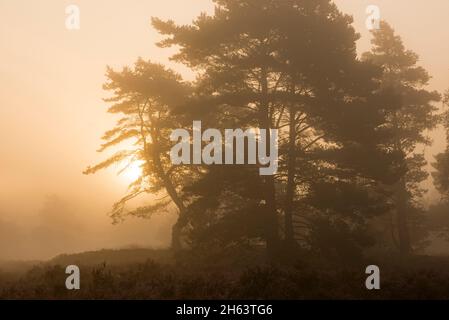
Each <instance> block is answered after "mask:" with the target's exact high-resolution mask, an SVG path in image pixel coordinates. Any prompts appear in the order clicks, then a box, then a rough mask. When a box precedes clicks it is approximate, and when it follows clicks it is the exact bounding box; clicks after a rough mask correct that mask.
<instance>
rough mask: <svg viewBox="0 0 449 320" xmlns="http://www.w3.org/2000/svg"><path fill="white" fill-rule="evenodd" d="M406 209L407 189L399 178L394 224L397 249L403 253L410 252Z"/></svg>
mask: <svg viewBox="0 0 449 320" xmlns="http://www.w3.org/2000/svg"><path fill="white" fill-rule="evenodd" d="M407 211H408V209H407V190H406V185H405V181H404V179H401V181H400V182H399V188H398V190H397V195H396V226H397V230H398V241H399V251H400V253H401V254H403V255H407V254H409V253H410V252H411V244H410V231H409V227H408V212H407Z"/></svg>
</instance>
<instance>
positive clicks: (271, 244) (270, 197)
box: [259, 69, 279, 260]
mask: <svg viewBox="0 0 449 320" xmlns="http://www.w3.org/2000/svg"><path fill="white" fill-rule="evenodd" d="M261 89H262V91H261V101H260V119H259V122H260V127H261V129H265V132H266V150H267V153H269V152H270V129H271V119H270V110H269V101H268V80H267V72H266V70H265V69H262V75H261ZM264 189H265V195H264V198H265V208H266V210H265V211H266V212H265V214H264V215H265V219H264V225H265V237H266V245H267V247H266V248H267V255H268V259H270V260H272V259H273V258H274V256H275V252H276V250H277V246H278V243H279V234H278V218H277V207H276V189H275V181H274V176H273V175H269V176H265V177H264Z"/></svg>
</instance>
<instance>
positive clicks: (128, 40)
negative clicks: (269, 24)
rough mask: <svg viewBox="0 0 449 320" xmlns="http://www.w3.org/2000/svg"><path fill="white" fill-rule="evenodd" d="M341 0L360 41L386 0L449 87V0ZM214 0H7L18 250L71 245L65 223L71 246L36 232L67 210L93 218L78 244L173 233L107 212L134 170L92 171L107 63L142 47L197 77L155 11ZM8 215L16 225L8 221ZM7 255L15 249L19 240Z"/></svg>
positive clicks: (181, 13)
mask: <svg viewBox="0 0 449 320" xmlns="http://www.w3.org/2000/svg"><path fill="white" fill-rule="evenodd" d="M336 3H337V4H338V5H339V7H340V8H341V9H342V10H343V11H344V12H346V13H349V14H351V15H353V16H354V19H355V23H354V26H355V28H356V29H357V31H358V32H360V33H361V34H362V40H361V41H360V42H359V49H360V51H365V50H367V49H368V48H369V35H368V32H367V30H366V28H365V20H366V17H367V14H366V13H365V10H366V7H367V5H369V4H374V5H378V6H379V8H380V10H381V16H382V18H383V19H386V20H387V21H388V22H390V23H391V24H392V25H393V27H394V28H395V29H396V31H397V32H398V34H400V35H401V36H402V37H403V39H404V42H405V44H406V46H407V47H408V48H409V49H412V50H414V51H416V52H417V53H418V54H419V55H420V57H421V64H422V65H423V66H424V67H425V68H427V69H428V70H429V72H430V73H431V74H432V76H433V79H432V83H431V87H432V88H433V89H436V90H441V91H442V90H444V89H445V88H447V87H449V58H448V57H449V41H448V39H449V22H448V20H447V13H448V12H449V1H448V0H430V1H417V0H415V1H410V0H394V1H391V0H377V1H374V0H373V1H365V0H339V1H336ZM69 4H76V5H78V6H79V8H80V13H81V29H80V30H78V31H69V30H67V29H66V28H65V19H66V13H65V8H66V6H67V5H69ZM212 8H213V5H212V2H211V1H209V0H164V1H156V0H146V1H144V0H127V1H125V0H74V1H70V2H69V1H61V0H40V1H31V0H0V39H1V41H0V57H1V59H0V150H1V151H0V242H1V239H2V235H1V232H2V230H9V232H12V233H13V234H12V235H11V236H10V237H14V236H16V237H18V236H19V235H20V234H22V233H23V232H25V233H26V234H27V235H28V238H27V237H25V238H26V239H29V242H26V241H25V240H23V239H22V240H23V243H22V246H23V248H22V249H23V250H22V251H20V252H19V253H17V257H19V258H23V257H33V258H35V257H44V256H45V257H47V256H51V255H52V254H54V253H55V252H59V251H60V250H62V251H63V250H64V249H61V248H64V247H63V245H64V244H65V243H64V241H65V240H64V239H65V238H64V237H66V236H67V235H66V234H62V235H55V237H56V236H60V237H62V238H64V239H61V240H60V244H61V246H62V247H55V248H53V247H52V248H53V249H51V250H50V249H48V246H49V241H50V242H51V241H54V239H51V238H50V239H47V238H46V237H41V238H38V240H36V238H33V237H32V236H30V234H31V235H33V234H34V233H33V232H35V231H36V230H38V229H39V228H42V226H44V227H49V228H51V227H53V228H54V227H55V226H57V227H59V226H61V228H62V229H64V228H65V227H64V223H66V222H67V221H71V222H70V223H73V225H72V227H73V228H77V226H79V225H82V226H83V228H84V229H82V230H88V231H85V236H86V238H88V240H86V241H81V240H80V241H78V245H77V244H76V241H75V240H74V243H72V244H71V246H70V248H68V249H67V250H74V251H75V250H81V249H87V248H99V247H102V246H110V247H113V246H119V245H127V244H144V245H149V244H153V245H161V244H163V243H165V242H166V241H168V238H169V235H168V234H167V232H168V230H169V225H170V220H166V219H165V218H163V217H159V218H157V219H159V220H156V221H147V222H142V221H131V222H128V223H126V224H125V225H121V226H116V227H112V226H110V222H111V221H110V220H109V218H108V217H107V215H106V212H107V211H108V210H109V208H110V206H111V204H112V202H113V201H114V200H117V199H118V198H119V197H120V196H121V195H123V194H124V192H125V191H126V185H127V183H128V182H129V179H127V178H126V177H117V176H115V174H114V170H109V171H107V172H104V173H100V174H98V175H95V176H83V175H82V174H81V172H82V170H83V169H84V168H85V167H86V166H87V165H90V164H92V163H95V162H96V161H99V160H101V159H102V158H104V155H99V154H97V153H96V152H95V150H96V149H97V148H98V146H99V144H100V142H101V141H100V137H101V135H102V133H103V132H104V131H105V130H106V129H108V128H109V127H110V126H111V124H112V123H113V120H114V118H113V117H112V116H110V115H107V114H106V113H105V111H106V107H107V106H106V105H105V103H104V102H103V101H102V98H103V97H104V96H105V93H104V92H103V91H102V89H101V86H102V84H103V82H104V80H105V78H104V72H105V66H106V65H111V66H113V67H121V66H124V65H129V64H132V63H133V62H134V61H135V60H136V58H137V57H138V56H142V57H144V58H151V59H152V60H154V61H158V62H163V63H167V64H169V65H170V66H171V67H174V68H176V69H177V70H178V71H180V72H181V73H183V74H184V75H185V76H187V77H191V76H192V75H191V74H189V72H188V71H187V70H186V69H185V68H183V67H181V66H179V65H176V64H173V63H169V62H168V57H169V56H170V51H169V50H166V49H160V48H157V47H156V46H155V45H154V43H155V42H156V41H157V40H158V39H159V36H158V35H157V33H156V32H155V31H153V30H152V28H151V26H150V23H149V21H150V17H152V16H157V17H162V18H167V19H168V18H171V19H173V20H175V21H176V22H178V23H190V22H191V21H192V19H193V18H194V17H195V16H196V15H198V14H199V13H200V12H201V11H208V12H211V11H212ZM298 32H301V31H300V30H298ZM434 135H435V137H436V140H437V142H436V143H435V145H434V146H433V147H432V148H431V149H429V150H428V155H429V157H430V156H431V154H433V153H435V152H437V151H439V150H441V149H442V148H443V146H444V139H442V132H441V131H439V132H437V133H435V134H434ZM49 195H57V196H58V198H55V197H51V198H48V196H49ZM49 199H50V200H49ZM51 199H53V200H51ZM55 199H59V200H55ZM58 201H60V202H63V203H65V206H67V209H65V210H63V209H60V210H59V209H58V210H56V212H57V213H55V214H53V216H54V215H56V216H57V215H58V214H60V215H67V217H63V218H61V217H59V218H58V219H59V220H58V219H56V220H57V221H58V222H57V223H56V222H54V221H55V219H54V217H53V216H52V217H53V218H51V219H47V218H48V214H46V213H45V212H46V211H45V210H47V211H52V210H53V209H48V206H50V207H51V206H52V204H53V207H58V206H60V207H63V205H62V204H58V203H59V202H58ZM68 215H70V216H71V217H70V219H72V220H73V219H75V220H76V221H75V220H74V221H72V220H70V219H69V217H68ZM52 219H53V220H52ZM66 219H67V220H66ZM2 223H3V224H4V226H5V225H6V226H11V228H9V227H3V229H2V225H1V224H2ZM67 223H69V222H67ZM14 228H16V229H17V232H16V233H14V232H13V230H16V229H14ZM24 228H25V229H24ZM68 228H71V227H70V226H69V227H68ZM24 230H25V231H24ZM30 230H31V231H30ZM80 230H81V229H80ZM28 231H30V232H31V233H27V232H28ZM88 232H90V233H88ZM88 234H89V236H87V235H88ZM92 234H95V235H96V238H92ZM8 239H9V238H8ZM39 239H41V240H39ZM33 240H34V241H33ZM39 241H41V242H39ZM31 243H32V245H31ZM3 250H4V252H6V251H7V249H6V247H3ZM3 256H6V257H8V258H9V257H13V256H14V252H12V253H10V254H4V255H3ZM1 258H2V246H0V259H1Z"/></svg>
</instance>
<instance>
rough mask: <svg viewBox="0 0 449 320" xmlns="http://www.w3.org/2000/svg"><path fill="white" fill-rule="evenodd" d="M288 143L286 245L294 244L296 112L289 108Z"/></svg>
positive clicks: (285, 212)
mask: <svg viewBox="0 0 449 320" xmlns="http://www.w3.org/2000/svg"><path fill="white" fill-rule="evenodd" d="M289 117H290V119H289V122H290V123H289V127H290V128H289V142H288V163H287V170H288V174H287V191H286V199H285V211H284V214H285V221H284V223H285V240H286V242H287V243H293V242H294V229H293V199H294V196H295V167H296V123H295V117H296V112H295V110H294V109H293V107H290V113H289Z"/></svg>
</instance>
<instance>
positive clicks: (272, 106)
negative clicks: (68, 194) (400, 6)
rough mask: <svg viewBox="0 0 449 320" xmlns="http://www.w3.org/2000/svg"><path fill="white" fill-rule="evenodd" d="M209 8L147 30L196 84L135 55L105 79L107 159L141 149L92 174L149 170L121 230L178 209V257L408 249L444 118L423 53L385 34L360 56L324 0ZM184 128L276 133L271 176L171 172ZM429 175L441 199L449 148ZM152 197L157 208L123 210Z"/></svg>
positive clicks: (176, 168)
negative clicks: (247, 249)
mask: <svg viewBox="0 0 449 320" xmlns="http://www.w3.org/2000/svg"><path fill="white" fill-rule="evenodd" d="M214 2H215V3H216V9H215V13H214V14H213V15H212V16H209V15H206V14H202V15H200V16H199V17H198V18H197V19H196V20H195V21H194V22H193V23H192V24H191V25H177V24H175V23H174V22H173V21H163V20H160V19H157V18H154V19H153V20H152V23H153V26H154V27H155V28H156V29H157V30H158V31H159V33H160V34H161V35H163V36H164V40H162V41H161V42H160V43H159V46H161V47H164V48H166V47H176V48H178V51H177V53H176V54H175V55H174V56H173V57H172V59H173V60H174V61H177V62H180V63H183V64H184V65H186V66H188V67H189V68H191V70H192V72H195V74H196V75H197V77H196V80H195V81H192V82H188V81H185V80H183V79H182V77H181V76H180V75H179V74H177V73H176V72H174V71H173V70H170V69H167V68H166V67H164V66H163V65H160V64H157V63H152V62H151V61H144V60H142V59H139V60H138V61H137V62H136V64H135V65H134V66H133V67H126V68H124V69H123V70H120V71H114V70H112V69H108V71H107V78H108V81H107V83H106V84H105V86H104V88H105V89H106V90H108V91H110V92H111V93H112V97H111V98H109V99H107V101H108V102H110V103H111V104H112V105H111V107H110V109H109V112H111V113H114V114H120V115H121V116H122V117H121V119H120V120H119V121H118V122H117V124H116V126H115V127H114V128H113V129H112V130H110V131H108V132H106V133H105V135H104V137H103V139H104V140H105V143H104V144H103V145H102V148H101V149H100V151H103V150H106V149H108V148H110V147H115V148H117V146H118V145H120V143H122V142H123V141H127V140H130V141H132V142H133V146H134V147H133V148H131V149H129V148H123V149H120V148H118V149H119V151H118V152H117V153H115V154H114V155H113V156H112V157H110V158H109V159H107V160H106V161H104V162H102V163H100V164H98V165H96V166H93V167H89V168H88V169H87V170H86V171H85V173H86V174H90V173H95V172H96V171H98V170H100V169H103V168H106V167H109V166H110V165H113V164H116V163H132V162H134V161H139V162H140V163H142V172H143V174H142V176H141V177H139V178H138V179H137V181H135V182H134V183H132V184H131V186H130V189H129V194H127V195H126V196H125V197H124V198H123V199H121V200H120V201H119V202H117V203H116V204H115V205H114V207H113V211H112V217H113V218H114V220H115V221H118V220H120V219H123V218H124V217H125V216H126V215H133V216H139V217H150V216H151V214H153V213H155V212H159V211H161V210H166V209H168V208H173V209H175V210H176V211H177V214H178V219H177V222H176V223H175V224H174V226H173V232H172V246H173V248H174V249H175V250H181V249H183V248H203V247H208V248H211V247H214V246H216V247H219V248H225V247H232V246H241V245H250V246H260V245H265V246H266V253H267V257H268V258H269V259H275V258H276V256H277V255H278V254H279V253H280V252H285V250H287V251H288V252H297V251H300V250H311V251H314V252H318V253H320V254H321V255H323V256H330V257H340V258H347V257H348V256H355V255H357V254H359V253H360V252H361V251H362V249H363V248H365V247H368V246H370V245H373V244H374V243H375V242H376V241H380V240H379V239H380V235H379V234H376V232H375V231H374V230H376V223H377V224H379V223H380V228H379V226H377V230H384V231H385V230H387V233H388V237H387V238H388V239H389V240H388V241H387V243H389V245H390V246H391V247H392V248H394V247H396V248H397V249H398V250H399V251H400V252H401V253H403V254H408V253H410V252H411V250H412V248H413V244H414V243H415V241H416V239H415V238H414V234H413V232H411V231H410V230H411V229H412V231H413V228H414V226H415V224H416V225H417V224H419V221H420V220H419V217H420V213H421V211H422V208H421V206H420V202H419V198H420V196H421V195H422V193H423V192H424V191H425V190H422V189H421V188H420V182H422V181H423V180H425V179H426V178H427V173H426V171H425V170H424V166H425V165H426V161H425V159H424V156H423V154H422V153H419V152H417V150H419V149H418V148H417V147H418V146H420V145H426V144H429V143H430V142H431V141H430V140H429V138H428V137H427V136H426V134H427V132H428V130H430V129H432V128H434V127H435V126H436V125H437V124H438V123H439V121H440V120H441V116H439V115H438V112H437V111H438V110H437V108H436V107H435V103H436V102H438V101H439V100H440V98H441V97H440V94H439V93H437V92H431V91H428V90H426V86H427V84H428V81H429V78H430V77H429V75H428V73H427V72H426V70H424V69H423V68H422V67H420V66H418V65H417V63H418V56H417V55H416V54H415V53H414V52H412V51H410V50H407V49H406V48H405V47H404V45H403V43H402V41H401V38H400V37H399V36H397V35H396V34H395V32H394V30H393V29H392V28H391V27H390V26H389V25H388V24H387V23H386V22H382V23H381V25H380V29H378V30H374V31H373V41H372V49H371V51H369V52H366V53H365V54H363V55H362V56H361V57H358V55H357V52H356V41H357V40H358V38H359V35H358V34H357V33H356V31H355V30H354V28H353V27H352V18H351V17H349V16H347V15H345V14H343V13H341V12H340V11H339V10H338V8H337V7H336V6H335V4H333V3H332V1H331V0H282V1H280V0H238V1H236V0H215V1H214ZM447 98H448V97H446V101H447ZM446 119H449V116H446ZM192 120H201V121H202V123H203V127H205V128H241V129H247V128H252V127H257V128H260V129H270V128H272V129H278V130H279V132H280V139H279V170H278V172H277V173H276V174H275V175H272V176H260V175H259V170H258V167H257V165H247V166H222V165H211V166H206V165H190V166H183V165H173V164H172V163H171V161H170V148H171V146H172V144H173V143H172V142H171V141H170V133H171V132H172V130H174V129H177V128H186V129H188V128H190V126H191V123H192ZM446 124H447V126H448V127H449V121H447V120H446ZM268 132H269V130H267V133H268ZM268 140H269V139H268ZM435 166H436V167H437V169H438V172H437V173H436V174H435V176H436V181H437V185H438V187H439V188H440V190H441V191H443V192H446V194H449V174H448V173H449V151H447V152H446V153H444V154H441V155H439V156H438V162H437V164H436V165H435ZM145 193H151V194H156V195H160V197H159V198H158V199H157V200H154V201H153V202H152V203H151V205H149V206H145V207H139V208H136V209H133V210H128V209H127V206H126V204H127V203H128V202H129V201H130V200H132V199H134V198H135V197H137V196H139V195H141V194H145Z"/></svg>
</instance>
